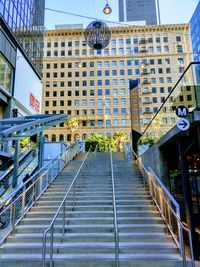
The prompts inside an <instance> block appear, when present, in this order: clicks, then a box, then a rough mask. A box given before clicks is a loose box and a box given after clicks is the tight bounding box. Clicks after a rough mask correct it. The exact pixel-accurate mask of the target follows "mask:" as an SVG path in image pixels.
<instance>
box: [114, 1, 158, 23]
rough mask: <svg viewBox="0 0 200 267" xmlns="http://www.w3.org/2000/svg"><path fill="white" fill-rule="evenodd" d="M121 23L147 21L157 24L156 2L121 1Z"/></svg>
mask: <svg viewBox="0 0 200 267" xmlns="http://www.w3.org/2000/svg"><path fill="white" fill-rule="evenodd" d="M119 21H146V24H147V25H155V24H157V11H156V2H155V0H119Z"/></svg>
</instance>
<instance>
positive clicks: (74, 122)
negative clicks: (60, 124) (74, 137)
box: [66, 117, 79, 134]
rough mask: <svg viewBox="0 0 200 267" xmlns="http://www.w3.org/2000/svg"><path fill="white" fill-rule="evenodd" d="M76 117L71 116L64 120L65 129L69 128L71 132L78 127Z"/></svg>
mask: <svg viewBox="0 0 200 267" xmlns="http://www.w3.org/2000/svg"><path fill="white" fill-rule="evenodd" d="M78 123H79V121H78V119H77V118H76V117H71V118H70V119H69V120H67V121H66V126H67V129H69V131H70V133H71V134H73V133H74V131H76V130H77V129H78Z"/></svg>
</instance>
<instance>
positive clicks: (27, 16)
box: [0, 0, 45, 153]
mask: <svg viewBox="0 0 200 267" xmlns="http://www.w3.org/2000/svg"><path fill="white" fill-rule="evenodd" d="M44 3H45V1H44V0H42V1H39V0H34V1H33V0H23V1H22V0H16V1H12V0H0V119H4V118H9V117H15V116H24V115H29V114H37V113H40V112H41V108H40V106H41V91H42V85H41V76H40V73H39V71H40V67H41V63H42V56H43V30H44ZM38 7H40V8H38ZM39 17H40V18H41V19H40V20H39V19H38V18H39ZM1 147H2V146H1ZM6 147H7V146H6ZM1 152H2V151H1ZM1 152H0V153H1Z"/></svg>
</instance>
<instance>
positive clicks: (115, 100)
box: [113, 98, 118, 106]
mask: <svg viewBox="0 0 200 267" xmlns="http://www.w3.org/2000/svg"><path fill="white" fill-rule="evenodd" d="M113 105H115V106H116V105H118V99H117V98H114V99H113Z"/></svg>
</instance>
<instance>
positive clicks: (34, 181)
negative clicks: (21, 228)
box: [0, 144, 79, 243]
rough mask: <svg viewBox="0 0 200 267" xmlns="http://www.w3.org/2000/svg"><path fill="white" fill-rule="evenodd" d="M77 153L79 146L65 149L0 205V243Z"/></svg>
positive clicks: (13, 230) (12, 231) (13, 229)
mask: <svg viewBox="0 0 200 267" xmlns="http://www.w3.org/2000/svg"><path fill="white" fill-rule="evenodd" d="M78 153H79V146H78V145H77V144H76V145H75V146H74V147H71V148H67V149H65V150H64V151H63V152H62V153H60V155H58V156H57V157H55V158H54V159H53V160H51V161H50V162H48V163H47V164H45V166H44V167H42V168H41V169H40V170H39V171H37V172H36V173H35V174H34V175H33V176H31V177H30V178H29V179H28V180H27V181H26V182H25V183H23V184H22V185H21V186H20V187H18V188H17V189H16V190H15V191H14V192H13V193H12V194H10V195H9V197H8V198H7V199H6V200H5V201H4V202H2V203H0V208H1V210H2V211H1V212H0V222H1V225H0V243H2V242H4V240H5V239H6V238H7V236H8V235H9V234H10V233H12V234H13V233H14V232H15V227H16V226H17V225H18V223H19V222H20V221H21V220H22V219H23V217H24V216H25V214H26V213H27V212H28V211H29V210H30V208H31V207H32V206H33V205H35V204H36V202H37V200H38V199H39V198H40V196H41V195H42V194H43V193H44V191H45V190H46V189H47V188H48V187H49V186H51V183H52V182H53V181H54V179H55V178H56V177H57V176H58V174H59V173H60V172H61V171H62V169H63V168H64V167H65V166H66V165H67V163H68V162H69V161H70V160H72V159H73V157H74V156H75V155H76V154H78Z"/></svg>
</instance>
